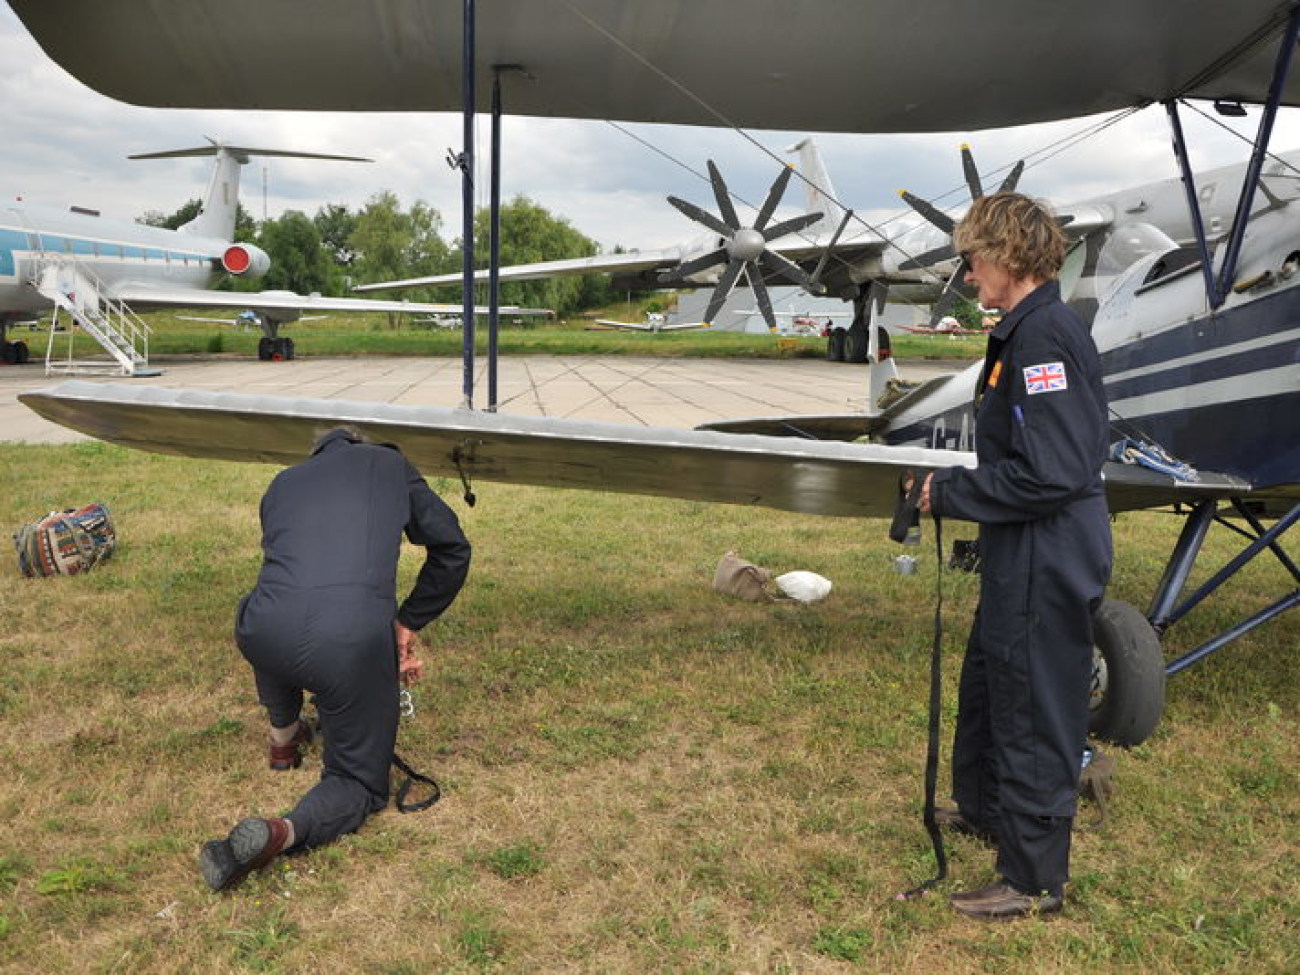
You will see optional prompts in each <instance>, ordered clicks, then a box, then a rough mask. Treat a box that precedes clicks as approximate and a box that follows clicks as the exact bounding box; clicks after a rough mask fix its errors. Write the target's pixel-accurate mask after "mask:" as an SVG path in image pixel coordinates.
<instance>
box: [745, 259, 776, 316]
mask: <svg viewBox="0 0 1300 975" xmlns="http://www.w3.org/2000/svg"><path fill="white" fill-rule="evenodd" d="M764 256H767V255H764ZM745 276H746V277H747V278H749V286H750V287H751V288H752V289H753V290H754V300H755V301H757V302H758V310H759V311H760V312H762V313H763V321H765V322H767V330H768V331H769V332H775V331H776V313H775V312H774V311H772V299H771V298H770V297H769V296H768V293H767V285H766V284H764V283H763V275H761V274H759V273H758V272H757V271H756V270H755V269H754V268H746V269H745Z"/></svg>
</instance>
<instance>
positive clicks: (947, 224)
mask: <svg viewBox="0 0 1300 975" xmlns="http://www.w3.org/2000/svg"><path fill="white" fill-rule="evenodd" d="M899 196H901V197H902V198H903V200H904V202H906V203H907V205H908V206H910V207H911V208H912V209H913V210H915V211H916V212H917V213H919V214H920V215H921V216H923V217H925V219H926V220H928V221H930V223H932V224H934V226H936V227H938V228H939V229H940V230H942V231H943V232H944V233H945V234H951V233H952V231H953V228H954V227H956V226H957V223H956V221H954V220H953V219H952V217H950V216H948V214H946V213H944V212H943V211H942V210H940V209H939V208H938V207H936V206H935V205H934V204H933V203H930V202H929V201H927V200H923V199H921V198H920V197H919V196H913V195H912V194H911V193H909V192H907V190H903V191H901V192H900V193H899ZM668 199H669V200H671V199H672V197H669V198H668ZM679 209H680V207H679Z"/></svg>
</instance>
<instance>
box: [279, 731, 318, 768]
mask: <svg viewBox="0 0 1300 975" xmlns="http://www.w3.org/2000/svg"><path fill="white" fill-rule="evenodd" d="M315 739H316V733H315V731H314V730H313V729H312V726H311V725H310V724H308V723H307V722H306V721H304V720H303V719H302V718H299V719H298V730H297V731H295V732H294V733H293V737H292V738H291V739H289V741H288V742H287V743H285V744H283V745H277V744H276V743H275V742H271V744H270V746H269V750H268V752H267V762H268V764H269V765H270V767H271V769H272V770H273V771H276V772H287V771H289V769H293V768H297V767H298V766H299V765H301V764H302V753H303V751H305V750H306V749H307V748H310V747H311V743H312V742H313V741H315Z"/></svg>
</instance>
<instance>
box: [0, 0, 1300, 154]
mask: <svg viewBox="0 0 1300 975" xmlns="http://www.w3.org/2000/svg"><path fill="white" fill-rule="evenodd" d="M9 3H10V6H11V7H12V8H13V9H14V11H15V12H16V13H17V15H18V17H19V18H20V19H21V20H22V22H23V23H24V25H25V26H26V27H27V29H28V30H29V31H31V33H32V35H33V36H34V37H35V38H36V40H37V42H38V43H39V44H40V45H41V47H43V48H44V49H45V51H46V53H48V54H49V55H50V57H52V58H53V59H54V60H55V61H56V62H58V63H59V64H60V65H62V66H63V67H64V68H65V69H66V70H68V71H69V72H70V73H71V74H73V75H74V76H75V77H76V78H77V79H79V80H80V81H82V82H83V83H85V84H87V85H89V86H90V87H91V88H94V89H95V90H97V91H100V92H102V93H104V94H106V95H109V96H111V97H113V98H117V99H120V100H122V101H126V102H131V103H133V104H137V105H151V106H158V107H174V108H180V107H184V108H254V109H317V110H330V111H341V110H358V111H420V110H423V111H429V110H433V111H458V110H460V108H461V62H462V37H463V30H462V22H461V17H462V12H463V10H464V5H463V4H462V3H460V2H458V0H383V2H380V3H356V2H355V0H313V2H312V3H311V5H310V11H311V15H310V16H304V14H303V10H304V7H303V4H302V2H301V0H224V2H222V3H220V4H215V5H214V4H211V3H207V2H205V0H167V2H166V3H159V2H157V0H117V2H114V3H77V4H71V3H68V2H67V0H62V2H59V0H9ZM1294 6H1295V2H1294V0H1287V2H1281V0H1233V2H1232V3H1224V2H1223V0H1180V2H1179V3H1178V4H1177V13H1176V15H1173V14H1171V7H1170V4H1169V2H1168V0H1088V2H1086V3H1080V2H1073V3H1043V2H1042V0H983V2H981V3H977V4H976V3H971V4H960V3H916V2H915V0H804V2H802V3H799V4H798V5H792V4H790V3H789V2H787V0H493V2H492V3H491V4H480V5H479V8H478V15H477V17H476V25H475V42H476V43H475V48H476V63H477V64H478V65H479V70H478V76H479V79H480V83H479V84H478V85H477V93H478V102H479V104H478V110H479V111H487V110H488V109H489V101H490V97H491V84H490V82H491V79H492V70H493V69H492V66H493V65H519V66H521V67H522V68H523V69H524V70H525V71H526V72H527V74H526V75H525V74H515V75H507V76H505V84H504V85H503V103H504V109H505V111H506V112H507V113H508V114H511V115H536V116H551V117H559V118H587V119H620V120H627V121H641V122H671V123H684V124H693V125H710V126H741V127H755V128H767V129H787V130H791V131H814V132H923V131H954V130H966V131H969V130H974V129H982V128H990V127H995V126H1008V125H1019V124H1025V123H1030V122H1041V121H1046V120H1050V119H1058V118H1068V117H1077V116H1081V115H1089V114H1093V113H1098V112H1109V111H1113V110H1116V109H1120V108H1124V107H1126V106H1131V105H1138V104H1144V103H1148V102H1154V101H1159V100H1162V99H1167V98H1174V97H1193V98H1230V99H1246V100H1251V101H1258V100H1262V98H1263V97H1264V95H1265V93H1266V92H1267V91H1268V86H1269V79H1270V77H1271V75H1272V65H1273V60H1274V50H1275V48H1276V44H1275V43H1270V42H1271V41H1273V40H1274V39H1275V38H1276V36H1277V35H1278V34H1279V32H1280V31H1281V30H1282V27H1283V24H1284V22H1285V20H1286V17H1287V15H1288V13H1289V11H1290V9H1291V8H1292V7H1294ZM724 52H738V54H740V55H743V56H734V57H724V56H723V53H724ZM773 52H780V57H779V58H777V59H774V58H773V57H772V56H771V55H772V53H773ZM1069 52H1074V56H1069ZM786 66H788V67H786ZM341 67H342V68H343V70H340V68H341ZM847 79H851V83H846V81H847ZM1282 100H1283V103H1284V104H1288V105H1295V104H1300V73H1293V74H1292V77H1291V80H1290V81H1289V83H1288V85H1287V88H1286V90H1285V91H1284V92H1283V93H1282Z"/></svg>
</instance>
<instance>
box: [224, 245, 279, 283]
mask: <svg viewBox="0 0 1300 975" xmlns="http://www.w3.org/2000/svg"><path fill="white" fill-rule="evenodd" d="M221 267H222V269H223V270H225V271H226V273H227V274H233V275H235V276H236V277H240V278H250V279H254V280H255V279H257V278H260V277H262V276H263V275H265V274H266V272H267V271H269V270H271V258H270V257H269V256H267V253H266V251H264V250H262V248H260V247H254V246H253V245H252V244H231V245H230V246H229V247H227V248H226V249H225V250H224V251H223V252H222V254H221Z"/></svg>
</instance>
